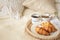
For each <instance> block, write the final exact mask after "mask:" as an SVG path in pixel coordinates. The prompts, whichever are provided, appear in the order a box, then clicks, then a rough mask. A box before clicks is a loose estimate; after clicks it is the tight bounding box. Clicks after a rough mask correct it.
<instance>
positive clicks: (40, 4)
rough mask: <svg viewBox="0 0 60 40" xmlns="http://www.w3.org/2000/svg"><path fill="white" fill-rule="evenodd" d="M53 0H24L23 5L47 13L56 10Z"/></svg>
mask: <svg viewBox="0 0 60 40" xmlns="http://www.w3.org/2000/svg"><path fill="white" fill-rule="evenodd" d="M54 3H55V0H25V1H24V3H23V5H24V6H25V7H28V8H30V9H33V10H35V11H38V12H40V11H44V12H47V13H54V12H56V8H55V4H54Z"/></svg>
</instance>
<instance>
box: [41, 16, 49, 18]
mask: <svg viewBox="0 0 60 40" xmlns="http://www.w3.org/2000/svg"><path fill="white" fill-rule="evenodd" d="M41 17H42V18H49V16H41Z"/></svg>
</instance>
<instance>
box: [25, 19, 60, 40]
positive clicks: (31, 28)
mask: <svg viewBox="0 0 60 40" xmlns="http://www.w3.org/2000/svg"><path fill="white" fill-rule="evenodd" d="M53 25H54V24H53ZM54 26H55V27H56V29H57V31H56V32H54V33H53V34H51V35H49V36H44V35H40V34H38V33H37V32H36V31H35V28H36V25H32V22H31V20H29V21H28V22H27V24H26V32H27V33H29V35H31V36H33V37H35V38H38V39H45V40H51V39H57V38H58V35H59V34H60V29H59V27H57V25H54Z"/></svg>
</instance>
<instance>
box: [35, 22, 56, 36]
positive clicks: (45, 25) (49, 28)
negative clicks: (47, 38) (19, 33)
mask: <svg viewBox="0 0 60 40" xmlns="http://www.w3.org/2000/svg"><path fill="white" fill-rule="evenodd" d="M41 26H42V27H39V26H37V27H36V32H37V33H39V34H42V35H50V33H52V32H55V31H57V29H56V28H55V27H54V26H53V25H52V24H51V23H50V22H42V23H41Z"/></svg>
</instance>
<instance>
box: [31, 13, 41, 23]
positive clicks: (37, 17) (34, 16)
mask: <svg viewBox="0 0 60 40" xmlns="http://www.w3.org/2000/svg"><path fill="white" fill-rule="evenodd" d="M31 17H32V23H33V24H34V23H38V22H39V20H40V15H38V14H33V15H32V16H31Z"/></svg>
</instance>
